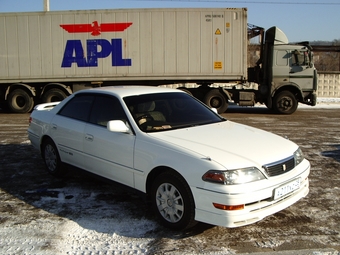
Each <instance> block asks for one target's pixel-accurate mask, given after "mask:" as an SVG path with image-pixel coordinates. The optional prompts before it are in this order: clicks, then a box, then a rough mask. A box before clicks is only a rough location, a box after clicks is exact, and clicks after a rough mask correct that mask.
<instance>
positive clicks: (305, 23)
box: [0, 0, 340, 42]
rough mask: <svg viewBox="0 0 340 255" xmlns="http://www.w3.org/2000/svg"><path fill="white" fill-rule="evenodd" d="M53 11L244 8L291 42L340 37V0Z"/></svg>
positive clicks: (17, 2)
mask: <svg viewBox="0 0 340 255" xmlns="http://www.w3.org/2000/svg"><path fill="white" fill-rule="evenodd" d="M49 6H50V11H60V10H63V11H65V10H89V9H91V10H92V9H128V8H209V7H213V8H230V7H232V8H234V7H238V8H242V7H246V8H247V9H248V23H250V24H254V25H256V26H260V27H263V28H265V29H268V28H270V27H272V26H277V27H279V28H280V29H281V30H283V31H284V33H285V34H286V35H287V37H288V39H289V41H290V42H300V41H334V40H340V29H339V27H338V26H339V24H340V0H246V1H228V0H226V1H223V0H169V1H165V0H150V1H144V0H49ZM43 10H44V0H0V12H35V11H43Z"/></svg>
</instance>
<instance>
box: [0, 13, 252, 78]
mask: <svg viewBox="0 0 340 255" xmlns="http://www.w3.org/2000/svg"><path fill="white" fill-rule="evenodd" d="M0 45H1V47H0V81H1V80H2V82H4V81H6V80H7V81H14V80H17V81H25V80H28V81H32V80H36V81H43V80H50V81H59V80H60V79H61V78H63V79H64V80H67V81H72V80H74V81H76V80H83V79H84V78H86V79H87V80H98V78H101V79H103V80H105V79H108V80H109V79H112V78H115V79H118V80H128V79H132V80H141V79H142V80H148V79H176V78H178V79H188V80H190V79H204V78H209V79H211V78H212V77H214V78H215V79H217V80H218V79H222V80H226V79H240V78H241V77H246V74H247V72H246V70H247V10H246V9H129V10H91V11H67V12H36V13H2V14H0Z"/></svg>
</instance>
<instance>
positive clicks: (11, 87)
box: [5, 83, 36, 100]
mask: <svg viewBox="0 0 340 255" xmlns="http://www.w3.org/2000/svg"><path fill="white" fill-rule="evenodd" d="M15 89H23V90H25V91H26V92H28V93H29V94H30V95H31V96H32V97H36V91H35V89H34V87H32V86H30V85H27V84H25V83H13V84H11V85H9V86H8V87H7V89H6V92H5V100H7V98H8V95H9V94H10V93H11V92H12V91H13V90H15Z"/></svg>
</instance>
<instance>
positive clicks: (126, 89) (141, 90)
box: [75, 86, 184, 98]
mask: <svg viewBox="0 0 340 255" xmlns="http://www.w3.org/2000/svg"><path fill="white" fill-rule="evenodd" d="M171 92H179V93H184V92H182V91H181V90H178V89H172V88H165V87H153V86H107V87H100V88H93V89H86V90H81V91H78V92H77V93H75V94H80V93H81V94H83V93H100V94H107V95H115V96H118V97H121V98H124V97H126V96H136V95H143V94H154V93H171Z"/></svg>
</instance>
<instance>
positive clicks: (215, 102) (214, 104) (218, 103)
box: [204, 89, 228, 113]
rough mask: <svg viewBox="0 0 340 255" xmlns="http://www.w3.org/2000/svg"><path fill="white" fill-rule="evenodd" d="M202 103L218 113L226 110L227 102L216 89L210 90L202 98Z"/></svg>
mask: <svg viewBox="0 0 340 255" xmlns="http://www.w3.org/2000/svg"><path fill="white" fill-rule="evenodd" d="M204 103H205V104H206V105H207V106H209V107H210V108H216V109H217V112H218V113H224V112H225V111H226V110H227V109H228V101H227V99H226V98H225V96H224V95H222V93H221V92H220V91H219V90H218V89H211V90H209V92H208V93H207V94H206V95H205V97H204Z"/></svg>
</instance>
